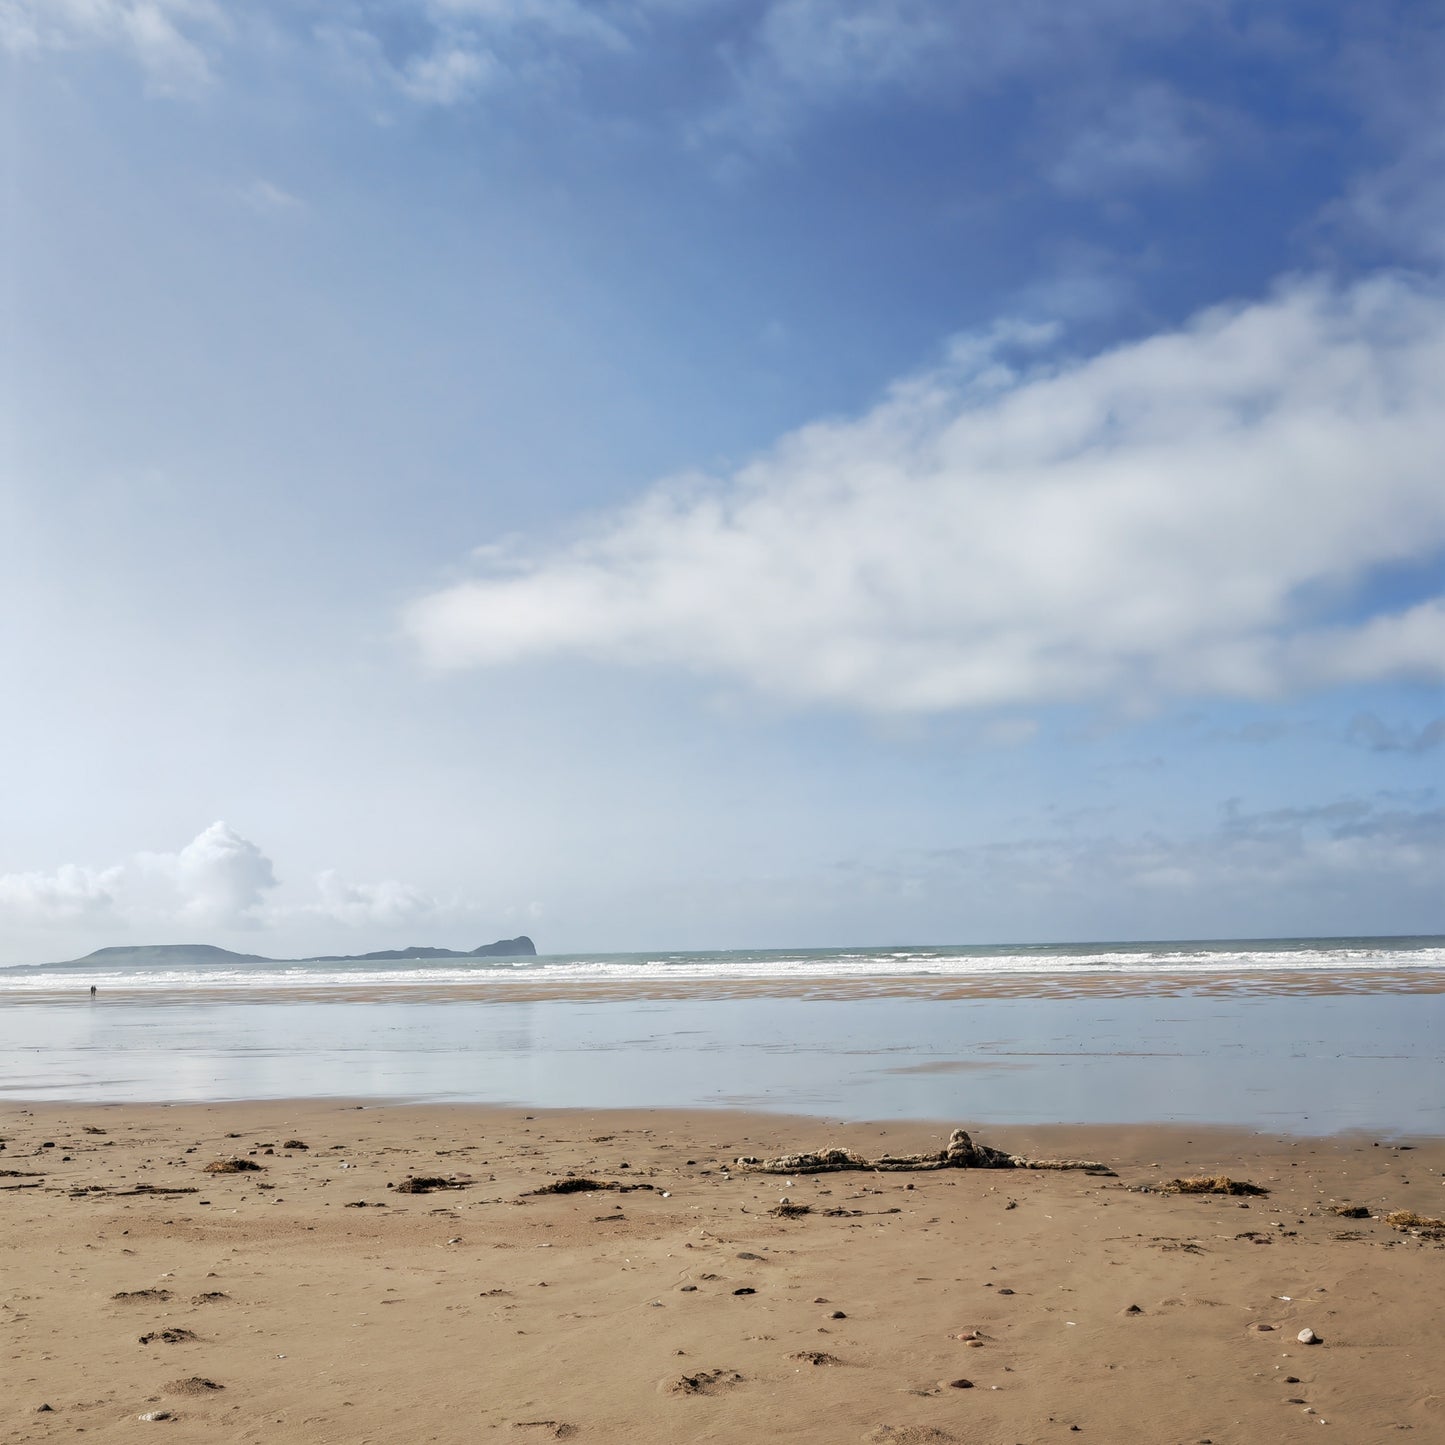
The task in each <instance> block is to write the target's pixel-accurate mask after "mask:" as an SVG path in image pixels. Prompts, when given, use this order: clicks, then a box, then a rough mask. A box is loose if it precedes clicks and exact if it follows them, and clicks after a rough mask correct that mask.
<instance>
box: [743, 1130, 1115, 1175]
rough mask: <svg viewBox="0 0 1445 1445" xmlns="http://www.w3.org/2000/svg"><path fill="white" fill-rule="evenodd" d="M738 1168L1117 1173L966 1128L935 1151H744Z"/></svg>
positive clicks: (772, 1171)
mask: <svg viewBox="0 0 1445 1445" xmlns="http://www.w3.org/2000/svg"><path fill="white" fill-rule="evenodd" d="M734 1168H736V1169H742V1170H747V1171H749V1172H751V1173H754V1174H832V1173H836V1172H838V1171H841V1170H844V1169H877V1170H901V1169H1083V1170H1086V1171H1087V1172H1088V1173H1090V1174H1109V1175H1112V1174H1113V1172H1114V1171H1113V1170H1112V1169H1110V1168H1109V1166H1108V1165H1107V1164H1101V1163H1100V1162H1099V1161H1098V1160H1097V1159H1029V1158H1027V1157H1026V1156H1024V1155H1022V1154H1008V1153H1005V1152H1004V1150H1002V1149H994V1148H992V1147H991V1146H990V1145H988V1144H975V1143H974V1142H973V1140H972V1139H971V1138H970V1137H969V1135H968V1132H967V1131H966V1130H964V1129H955V1130H954V1131H953V1133H952V1134H950V1135H949V1136H948V1147H947V1148H946V1149H940V1150H939V1151H938V1152H937V1153H934V1154H884V1155H883V1156H881V1157H880V1158H878V1159H865V1158H864V1157H863V1156H862V1155H861V1154H855V1153H854V1152H853V1151H852V1150H851V1149H820V1150H819V1151H818V1152H816V1153H806V1154H784V1155H782V1156H781V1157H779V1158H777V1159H757V1158H754V1157H753V1156H752V1155H750V1154H744V1155H742V1156H740V1157H739V1158H738V1159H737V1160H735V1161H734Z"/></svg>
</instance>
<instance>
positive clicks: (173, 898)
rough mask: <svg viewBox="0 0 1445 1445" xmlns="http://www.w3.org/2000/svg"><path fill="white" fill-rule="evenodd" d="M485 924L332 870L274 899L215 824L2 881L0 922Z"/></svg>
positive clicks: (448, 902)
mask: <svg viewBox="0 0 1445 1445" xmlns="http://www.w3.org/2000/svg"><path fill="white" fill-rule="evenodd" d="M488 917H489V914H488V913H487V911H486V910H484V909H482V908H481V907H480V906H479V905H478V904H477V903H475V902H473V901H471V900H468V899H464V898H450V899H438V898H436V897H434V896H433V895H431V894H429V893H426V892H424V891H423V890H421V889H420V888H416V887H414V886H413V885H411V884H409V883H404V882H401V881H399V880H397V879H394V878H392V879H384V880H382V881H381V882H375V883H353V882H348V881H347V880H346V879H344V878H342V877H341V875H340V874H339V873H337V872H336V871H335V870H334V869H326V870H324V871H322V872H321V873H319V874H317V875H316V878H315V892H314V894H312V893H308V892H305V891H303V892H301V893H300V894H299V895H297V894H293V895H291V896H290V897H285V896H282V890H281V888H280V885H279V884H278V882H277V879H276V871H275V866H274V865H273V863H272V862H271V859H270V858H268V857H267V856H266V854H265V853H264V852H263V851H262V850H261V849H260V848H259V847H258V846H257V845H256V844H255V843H253V842H251V840H250V839H248V838H245V837H243V836H242V835H241V834H240V833H238V832H237V831H236V830H235V829H234V828H232V827H231V826H230V825H229V824H227V823H220V822H218V823H213V824H211V826H210V827H209V828H206V829H204V830H203V831H202V832H201V833H199V834H197V835H196V837H195V838H193V839H192V840H191V841H190V842H189V843H187V844H186V845H185V847H183V848H180V849H178V850H176V851H175V852H142V853H135V854H132V855H131V856H130V857H129V858H127V859H125V860H124V861H123V862H120V863H116V864H112V865H110V866H108V867H104V868H94V867H88V866H85V865H83V864H76V863H65V864H62V865H61V866H60V867H59V868H57V869H55V871H54V872H50V873H45V872H27V873H9V874H3V875H0V922H3V923H7V924H10V925H13V926H25V925H29V926H34V927H39V928H55V929H70V930H72V931H73V930H75V929H78V928H86V927H93V928H97V929H98V928H110V929H114V930H116V931H117V932H121V933H124V932H126V931H129V932H132V933H134V932H135V931H136V930H140V929H145V930H149V931H151V932H153V933H155V934H157V935H162V934H165V935H170V934H180V935H183V936H184V937H185V938H186V939H187V940H188V941H192V940H196V939H204V938H205V936H206V935H207V934H208V933H210V932H211V931H212V930H226V931H233V930H237V929H257V928H266V929H270V930H276V929H284V930H292V929H296V928H305V929H314V928H315V926H316V925H317V924H340V925H342V926H343V927H347V928H368V927H369V928H375V929H377V930H379V931H383V932H384V931H385V930H387V929H391V928H397V927H401V926H403V925H408V926H409V925H412V924H424V923H435V924H447V925H465V926H468V927H481V926H483V925H485V924H486V922H487V919H488Z"/></svg>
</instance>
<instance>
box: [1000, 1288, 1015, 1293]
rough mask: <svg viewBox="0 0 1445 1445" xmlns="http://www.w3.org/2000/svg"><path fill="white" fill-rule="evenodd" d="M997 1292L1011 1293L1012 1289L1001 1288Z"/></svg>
mask: <svg viewBox="0 0 1445 1445" xmlns="http://www.w3.org/2000/svg"><path fill="white" fill-rule="evenodd" d="M999 1293H1000V1294H1012V1293H1013V1291H1012V1290H1011V1289H1001V1290H999Z"/></svg>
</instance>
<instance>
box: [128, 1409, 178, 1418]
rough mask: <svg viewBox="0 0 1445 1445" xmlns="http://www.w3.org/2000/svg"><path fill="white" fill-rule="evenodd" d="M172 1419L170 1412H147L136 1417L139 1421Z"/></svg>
mask: <svg viewBox="0 0 1445 1445" xmlns="http://www.w3.org/2000/svg"><path fill="white" fill-rule="evenodd" d="M170 1418H171V1412H170V1411H169V1410H147V1411H146V1412H145V1414H144V1415H137V1416H136V1419H138V1420H169V1419H170Z"/></svg>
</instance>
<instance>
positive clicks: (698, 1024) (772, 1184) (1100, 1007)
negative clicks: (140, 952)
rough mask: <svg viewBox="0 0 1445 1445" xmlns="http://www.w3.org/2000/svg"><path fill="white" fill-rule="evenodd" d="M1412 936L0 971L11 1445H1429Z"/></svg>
mask: <svg viewBox="0 0 1445 1445" xmlns="http://www.w3.org/2000/svg"><path fill="white" fill-rule="evenodd" d="M1431 950H1432V951H1431V952H1430V953H1429V954H1428V955H1426V956H1425V958H1424V961H1423V964H1422V963H1421V961H1420V960H1419V951H1418V950H1416V953H1415V954H1414V955H1412V959H1407V960H1405V961H1404V963H1402V960H1401V958H1400V956H1399V953H1398V952H1396V951H1391V950H1389V949H1385V948H1378V949H1376V950H1375V953H1376V954H1377V957H1376V958H1375V959H1374V961H1373V962H1369V961H1365V962H1362V961H1361V959H1360V957H1359V956H1358V954H1359V950H1358V949H1354V948H1351V949H1348V950H1346V949H1343V948H1341V949H1336V950H1334V951H1333V953H1332V954H1331V955H1330V956H1329V959H1328V960H1327V961H1328V962H1331V963H1332V964H1333V966H1331V967H1322V966H1319V963H1318V960H1317V959H1316V958H1315V957H1314V956H1313V955H1309V954H1307V955H1306V962H1307V963H1309V964H1310V966H1306V967H1287V966H1281V960H1280V957H1279V953H1278V951H1273V952H1266V953H1263V954H1261V955H1259V956H1258V957H1257V958H1256V960H1255V962H1254V965H1253V966H1241V965H1240V964H1239V962H1238V960H1237V958H1236V957H1235V952H1234V951H1229V950H1224V949H1222V948H1221V949H1219V950H1217V952H1216V954H1215V955H1214V956H1209V955H1206V956H1205V957H1204V959H1203V962H1202V965H1199V966H1194V967H1181V965H1180V963H1179V960H1178V959H1177V958H1174V957H1169V958H1160V957H1155V956H1153V955H1150V956H1148V957H1147V958H1145V959H1144V960H1143V962H1142V963H1140V962H1139V961H1138V960H1126V961H1125V963H1124V964H1123V965H1119V966H1116V965H1115V964H1112V963H1111V964H1109V965H1108V966H1107V967H1103V968H1100V967H1097V966H1094V965H1093V964H1092V962H1091V963H1090V966H1086V967H1075V968H1074V969H1073V971H1072V972H1070V971H1067V970H1066V969H1065V968H1062V967H1057V966H1056V967H1055V969H1054V971H1052V972H1049V971H1042V970H1040V971H1035V972H1033V973H1031V974H1025V973H1022V972H1020V971H1019V970H1017V969H1012V968H1011V969H1008V970H1000V971H998V972H994V973H989V972H987V961H985V966H984V970H983V971H977V970H975V971H973V972H970V971H969V966H970V965H971V964H972V963H973V960H972V959H970V958H968V957H963V958H961V960H959V961H956V962H955V963H954V964H953V965H952V967H953V972H952V973H948V972H946V971H945V972H944V973H941V974H940V973H939V972H933V973H926V972H917V971H916V972H914V973H912V974H906V973H904V972H902V970H901V968H899V969H895V970H894V972H892V973H889V971H888V968H889V963H888V961H887V960H884V961H883V963H882V964H881V965H880V966H879V967H878V968H877V969H876V970H875V971H874V972H873V973H871V974H870V973H867V972H866V971H864V970H862V969H859V970H857V971H855V972H853V973H851V974H850V972H849V969H850V968H852V967H853V965H852V964H851V963H850V962H849V960H846V959H845V960H842V961H841V962H838V961H834V962H832V963H831V965H830V961H829V960H828V959H826V958H825V959H823V960H822V961H821V962H818V961H816V960H812V959H808V960H803V962H802V964H801V965H799V966H793V965H792V964H791V963H789V964H788V965H787V966H778V965H777V964H776V962H775V960H774V959H773V958H772V957H767V958H762V959H760V960H749V961H746V962H745V963H744V964H742V965H739V963H738V962H737V961H736V960H734V959H728V960H726V961H725V962H724V963H722V964H719V963H718V962H716V960H715V959H714V958H702V959H700V958H699V957H697V956H679V958H678V960H676V961H674V962H672V963H671V964H663V965H658V966H654V967H652V968H650V969H649V968H647V967H645V966H644V965H642V964H639V963H638V962H637V961H636V960H632V959H629V960H626V961H624V962H623V963H622V964H621V965H616V964H606V965H603V966H600V967H598V966H594V965H593V964H592V963H591V962H590V961H583V962H581V963H579V962H578V961H576V960H568V961H565V962H564V963H563V964H561V965H560V967H559V966H558V965H557V964H556V963H555V962H553V961H550V960H545V959H544V960H541V961H539V962H538V963H537V964H536V965H531V966H529V969H528V970H526V971H519V970H510V969H490V968H489V969H487V970H485V971H480V970H479V971H476V972H473V973H467V974H465V975H463V976H459V977H456V978H438V977H436V976H435V975H434V974H433V973H432V972H431V971H430V968H431V966H430V965H429V964H427V963H425V962H417V963H414V964H411V965H409V966H408V965H397V966H395V967H393V968H391V969H390V970H387V971H384V972H381V973H378V974H377V976H367V977H364V978H358V977H351V976H348V975H347V974H346V972H345V970H344V969H343V970H340V971H337V970H335V966H334V965H332V964H326V965H325V967H326V968H328V969H331V970H333V973H332V974H327V975H325V976H322V977H319V978H318V976H317V975H316V972H315V970H312V971H310V972H309V973H308V971H306V970H304V969H303V970H300V971H295V970H292V971H290V972H289V973H288V974H286V975H285V976H284V977H280V978H278V977H275V976H271V975H268V974H265V973H262V972H258V973H253V974H245V973H240V974H236V975H234V976H226V975H224V974H220V975H218V974H214V973H212V974H204V975H201V976H198V977H196V978H176V977H173V976H171V975H170V974H167V973H160V972H146V971H145V970H137V971H136V972H135V973H133V974H132V975H128V976H119V977H108V978H106V979H105V980H104V987H103V988H101V989H98V991H97V994H96V995H95V996H94V997H92V996H91V995H90V994H89V986H88V981H87V975H86V974H85V973H84V972H83V971H82V972H81V973H80V974H78V975H75V976H72V975H69V974H62V975H54V976H52V974H51V973H50V972H40V973H37V971H35V970H24V969H21V970H12V971H10V974H9V980H10V984H9V988H8V992H6V993H5V996H4V998H3V1000H0V1002H3V1005H4V1006H3V1007H0V1140H3V1146H4V1147H3V1148H0V1281H3V1294H0V1335H3V1341H4V1350H5V1358H6V1361H7V1366H6V1381H7V1389H6V1391H5V1392H4V1400H3V1405H0V1411H3V1420H0V1434H3V1438H5V1439H6V1440H11V1439H13V1440H16V1441H19V1442H29V1441H50V1440H57V1439H60V1438H62V1437H64V1438H67V1439H68V1438H71V1437H72V1436H74V1435H76V1434H79V1433H85V1434H86V1435H87V1436H89V1437H92V1438H94V1437H99V1438H102V1439H108V1438H116V1439H122V1438H125V1439H130V1438H133V1437H134V1435H135V1432H137V1431H140V1432H146V1431H153V1430H158V1431H165V1432H168V1433H167V1434H166V1435H164V1436H162V1438H172V1439H175V1440H178V1441H186V1440H196V1441H201V1440H250V1439H255V1440H262V1439H264V1440H268V1441H279V1442H286V1441H297V1442H303V1441H304V1442H307V1445H311V1442H328V1441H334V1442H338V1445H341V1442H345V1445H356V1442H363V1441H370V1442H377V1445H381V1442H392V1441H407V1442H411V1441H437V1442H452V1441H457V1442H461V1441H468V1442H470V1441H475V1440H478V1439H496V1440H498V1441H515V1442H517V1445H525V1442H528V1441H541V1440H548V1439H574V1438H575V1439H577V1440H579V1441H588V1440H594V1441H599V1442H614V1441H615V1442H652V1441H655V1442H668V1445H671V1442H676V1441H699V1442H701V1441H715V1442H725V1445H732V1442H744V1441H753V1440H758V1439H773V1438H779V1439H790V1440H800V1441H817V1442H820V1445H821V1442H829V1445H832V1442H850V1441H859V1442H873V1445H886V1442H893V1445H948V1442H960V1445H1024V1442H1027V1445H1035V1442H1039V1445H1042V1442H1048V1441H1052V1440H1055V1439H1059V1438H1063V1437H1069V1438H1074V1437H1075V1436H1077V1437H1078V1438H1081V1439H1094V1440H1102V1441H1110V1442H1115V1441H1123V1440H1130V1439H1137V1440H1139V1441H1143V1442H1150V1445H1154V1442H1165V1445H1169V1442H1180V1445H1199V1442H1202V1441H1209V1442H1212V1445H1249V1442H1256V1441H1264V1440H1270V1441H1273V1440H1292V1439H1300V1438H1314V1437H1315V1436H1316V1434H1317V1432H1318V1431H1319V1430H1320V1429H1321V1427H1327V1428H1328V1429H1329V1431H1330V1432H1331V1436H1330V1438H1335V1439H1339V1440H1345V1441H1349V1442H1352V1445H1354V1442H1372V1441H1384V1440H1394V1439H1397V1438H1400V1437H1401V1434H1402V1432H1408V1438H1409V1439H1411V1440H1414V1441H1422V1442H1424V1441H1432V1442H1434V1441H1445V1390H1442V1388H1441V1386H1440V1384H1439V1378H1438V1377H1439V1369H1438V1357H1439V1340H1440V1339H1441V1337H1442V1334H1445V1230H1441V1229H1438V1228H1436V1227H1435V1226H1433V1225H1431V1224H1430V1223H1429V1221H1431V1220H1439V1219H1440V1218H1441V1217H1442V1216H1445V1113H1442V1110H1445V1101H1442V1098H1441V1091H1440V1088H1439V1080H1440V1078H1441V1077H1442V1049H1445V1026H1442V1025H1445V989H1442V982H1445V972H1442V970H1441V969H1440V968H1439V966H1438V963H1437V961H1436V955H1437V954H1438V946H1437V945H1436V944H1433V943H1432V945H1431ZM1412 960H1413V961H1412ZM1071 961H1072V960H1071ZM1010 962H1012V960H1010ZM829 966H831V967H832V968H833V976H827V968H828V967H829ZM609 969H610V970H611V973H610V974H609ZM584 970H589V971H590V972H591V974H592V975H593V976H590V977H583V976H581V975H582V973H583V972H584ZM769 970H771V973H769ZM800 970H801V971H800ZM809 970H811V973H809ZM371 972H375V971H371ZM619 974H620V975H624V976H618V975H619ZM628 974H635V975H637V976H625V975H628ZM814 974H815V975H817V976H812V975H814ZM62 984H63V985H65V986H64V987H62ZM37 985H38V986H37ZM955 1128H962V1129H964V1130H966V1131H968V1132H969V1134H970V1135H971V1136H972V1139H973V1140H974V1141H975V1142H977V1143H979V1144H981V1145H984V1146H988V1147H990V1148H993V1149H997V1150H1001V1151H1003V1154H1004V1155H1006V1156H1009V1157H1011V1158H1013V1159H1015V1160H1017V1161H1020V1162H1019V1163H1018V1164H1017V1166H1016V1167H1008V1168H999V1167H989V1168H980V1167H968V1168H960V1167H953V1166H954V1165H956V1164H958V1163H959V1162H960V1161H961V1160H964V1159H965V1158H967V1159H971V1160H972V1162H973V1163H974V1164H977V1163H979V1162H981V1160H982V1158H983V1156H971V1155H970V1156H964V1155H960V1154H958V1153H955V1154H954V1155H952V1156H945V1161H944V1162H947V1164H948V1165H949V1167H937V1168H932V1167H930V1168H907V1169H896V1168H888V1167H882V1162H883V1161H885V1160H886V1159H888V1158H890V1157H894V1156H900V1155H924V1156H929V1157H930V1158H931V1159H932V1161H933V1162H934V1163H938V1162H940V1161H939V1157H938V1156H939V1151H943V1150H945V1148H946V1147H947V1143H948V1140H949V1137H950V1133H951V1131H952V1130H954V1129H955ZM830 1148H843V1149H846V1150H850V1151H853V1155H854V1156H855V1162H858V1163H859V1164H860V1166H861V1167H856V1168H847V1169H844V1170H840V1171H836V1172H820V1173H814V1172H803V1170H802V1169H801V1168H799V1167H795V1165H786V1166H783V1172H779V1173H768V1172H761V1171H760V1170H759V1168H757V1167H756V1166H755V1165H748V1164H741V1163H739V1162H738V1161H739V1160H740V1159H752V1160H754V1161H764V1162H766V1161H770V1160H777V1159H779V1158H781V1157H784V1156H788V1155H795V1154H798V1153H799V1152H800V1151H819V1150H825V1149H830ZM1058 1160H1063V1161H1072V1162H1074V1163H1089V1164H1093V1165H1096V1166H1097V1167H1096V1168H1089V1169H1085V1168H1067V1169H1054V1168H1046V1167H1041V1166H1042V1165H1043V1164H1045V1163H1047V1162H1048V1161H1058ZM803 1162H805V1161H803ZM983 1162H988V1161H983ZM991 1162H993V1163H998V1162H999V1156H991ZM1191 1179H1202V1180H1206V1181H1215V1183H1214V1184H1213V1185H1210V1186H1208V1188H1210V1189H1217V1190H1221V1191H1224V1192H1204V1193H1195V1192H1174V1188H1175V1187H1174V1186H1173V1185H1171V1181H1174V1180H1191ZM418 1180H420V1181H422V1183H421V1184H420V1185H416V1184H414V1183H413V1182H412V1181H418ZM427 1181H430V1182H429V1183H428V1182H427ZM1220 1181H1223V1182H1220ZM1401 1211H1404V1213H1403V1214H1402V1213H1401ZM1392 1217H1393V1222H1392ZM1412 1220H1413V1221H1416V1222H1414V1223H1411V1221H1412ZM1401 1225H1403V1227H1398V1226H1401ZM1304 1330H1309V1331H1312V1332H1313V1333H1314V1335H1315V1336H1317V1337H1318V1339H1317V1342H1314V1343H1302V1342H1301V1340H1300V1338H1299V1336H1300V1332H1301V1331H1304ZM47 1407H48V1408H47Z"/></svg>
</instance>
